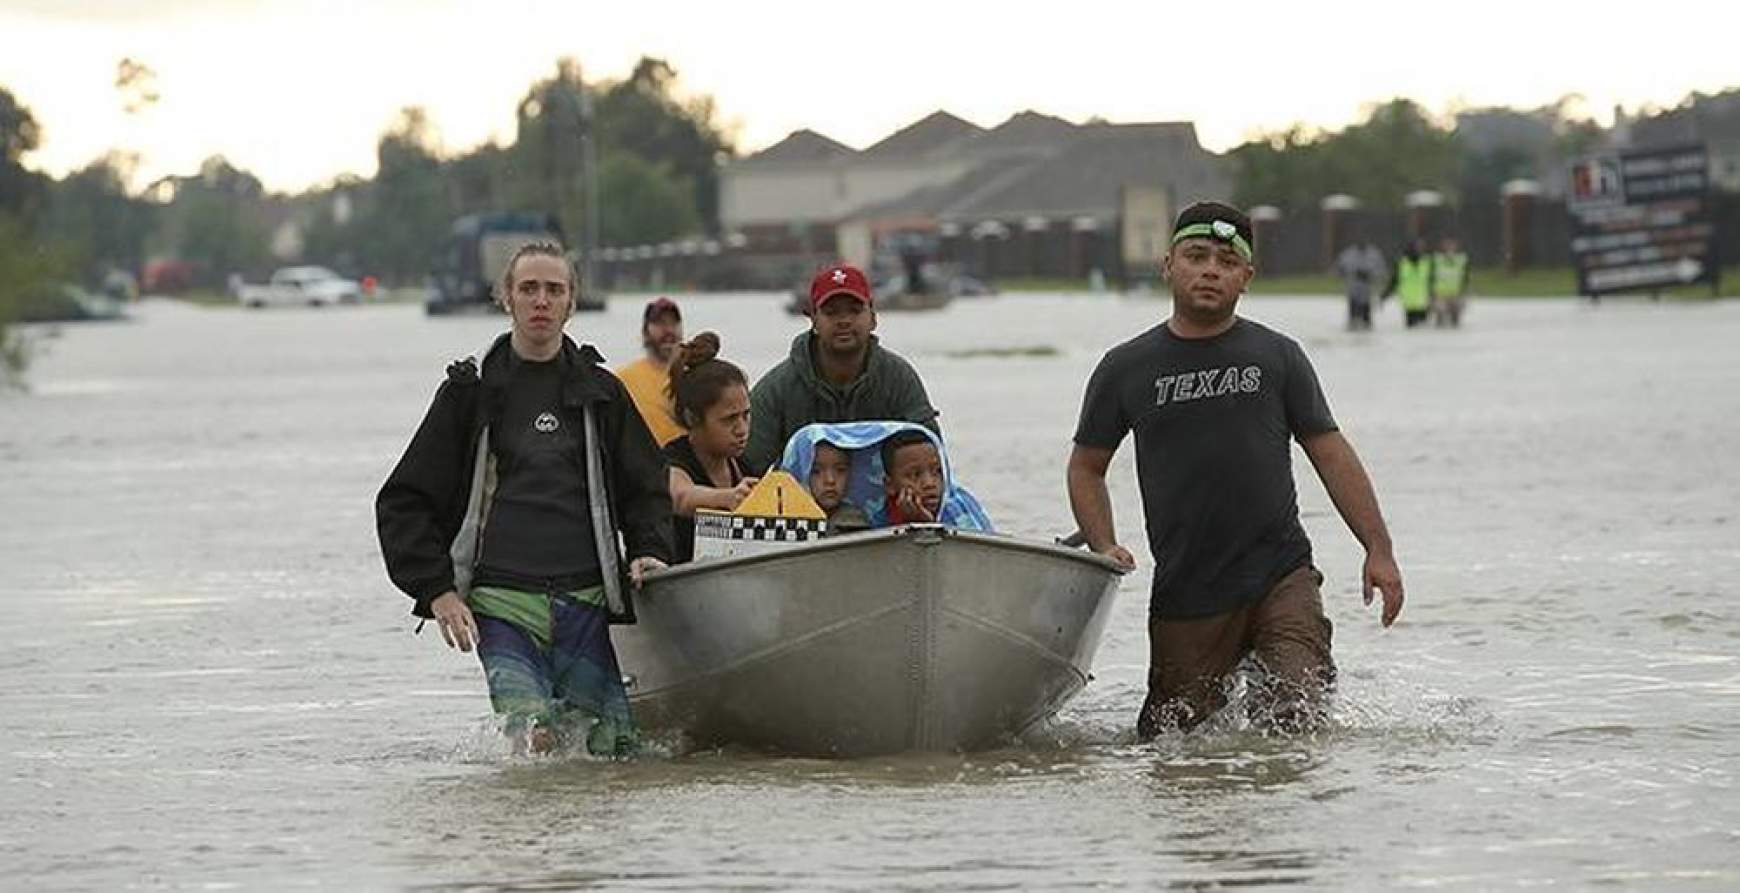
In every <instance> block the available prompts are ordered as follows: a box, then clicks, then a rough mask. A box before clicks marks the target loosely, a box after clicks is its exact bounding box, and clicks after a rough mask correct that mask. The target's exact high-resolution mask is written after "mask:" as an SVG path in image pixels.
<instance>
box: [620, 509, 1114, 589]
mask: <svg viewBox="0 0 1740 893" xmlns="http://www.w3.org/2000/svg"><path fill="white" fill-rule="evenodd" d="M931 536H934V537H937V538H938V539H940V540H949V539H958V540H962V541H964V542H968V543H976V544H980V545H986V546H992V547H995V548H999V549H1012V550H1014V551H1017V552H1031V553H1035V554H1039V555H1045V556H1049V557H1053V558H1065V559H1069V560H1071V561H1076V562H1081V563H1085V564H1089V565H1092V566H1093V567H1095V568H1098V569H1100V570H1103V571H1109V572H1111V573H1112V574H1115V575H1117V576H1120V577H1121V576H1124V575H1125V574H1128V573H1129V572H1130V569H1129V568H1126V567H1124V566H1123V565H1121V564H1118V563H1117V562H1116V561H1113V560H1112V559H1110V558H1107V557H1105V556H1104V555H1100V554H1097V553H1094V552H1089V551H1084V550H1081V549H1072V548H1069V547H1067V546H1063V545H1061V544H1057V543H1047V542H1044V541H1042V540H1029V539H1023V538H1019V537H1014V536H1008V535H1003V534H989V533H981V532H979V531H975V530H962V529H959V528H955V527H948V526H946V525H943V524H902V525H900V526H897V527H888V528H883V529H881V530H866V531H855V532H853V533H846V534H840V535H838V536H829V537H822V538H821V539H817V540H812V541H810V542H807V543H798V544H795V545H793V546H792V547H791V548H789V549H780V550H778V551H772V552H758V553H755V554H753V555H733V556H729V557H726V558H706V559H701V560H697V561H689V562H685V563H683V564H678V565H673V566H670V567H666V568H660V569H659V570H655V571H651V572H648V573H647V574H646V576H645V577H644V578H643V579H644V583H643V585H649V584H657V583H660V582H663V581H665V580H678V579H682V578H684V577H690V576H694V575H697V574H706V573H712V572H715V571H723V570H731V569H737V568H742V567H749V566H752V565H755V564H761V563H765V562H770V561H785V560H789V559H792V558H798V557H804V556H808V555H812V554H819V553H823V552H831V551H837V550H841V549H854V548H859V547H863V546H869V545H871V544H874V543H880V542H883V541H891V540H902V539H915V540H917V539H921V538H925V537H931Z"/></svg>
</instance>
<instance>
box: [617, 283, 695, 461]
mask: <svg viewBox="0 0 1740 893" xmlns="http://www.w3.org/2000/svg"><path fill="white" fill-rule="evenodd" d="M640 343H641V346H642V347H644V348H645V349H646V355H645V356H643V357H641V358H640V359H638V360H635V361H634V362H632V363H629V364H628V365H626V366H623V367H622V368H621V369H618V370H616V377H617V378H620V379H622V383H623V384H625V385H627V386H628V393H629V396H631V397H633V398H634V406H635V408H636V409H638V410H640V417H641V418H643V419H645V420H646V426H647V428H648V430H650V431H652V436H653V439H654V440H656V441H658V442H659V446H661V447H662V446H664V445H665V444H667V443H670V442H671V441H673V440H676V439H677V438H678V437H681V436H682V435H683V433H684V431H683V426H682V425H680V424H678V422H677V417H676V414H675V413H674V412H673V411H672V408H671V392H670V383H671V372H670V370H671V358H672V357H674V356H676V353H677V345H679V344H682V343H683V312H682V311H681V310H678V309H677V302H676V301H673V300H671V299H670V298H667V297H663V296H661V297H657V298H654V299H652V300H651V301H648V302H647V304H646V310H645V312H643V313H642V314H641V321H640Z"/></svg>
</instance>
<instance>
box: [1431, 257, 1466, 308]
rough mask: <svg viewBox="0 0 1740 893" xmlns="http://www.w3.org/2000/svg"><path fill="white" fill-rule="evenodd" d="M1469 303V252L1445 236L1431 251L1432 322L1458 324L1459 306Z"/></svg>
mask: <svg viewBox="0 0 1740 893" xmlns="http://www.w3.org/2000/svg"><path fill="white" fill-rule="evenodd" d="M1467 303H1468V255H1467V254H1466V253H1464V252H1463V251H1462V247H1461V246H1460V245H1458V244H1457V243H1456V237H1455V236H1445V237H1444V239H1443V241H1440V242H1439V243H1438V251H1437V253H1436V254H1433V255H1432V322H1433V323H1434V324H1435V325H1438V326H1452V327H1456V326H1461V325H1462V308H1463V307H1464V306H1466V305H1467Z"/></svg>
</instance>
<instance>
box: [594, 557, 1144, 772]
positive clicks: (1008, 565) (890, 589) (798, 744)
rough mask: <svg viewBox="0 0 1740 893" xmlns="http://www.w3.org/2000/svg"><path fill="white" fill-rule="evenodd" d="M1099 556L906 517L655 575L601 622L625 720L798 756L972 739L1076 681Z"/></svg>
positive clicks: (1099, 579) (1097, 628)
mask: <svg viewBox="0 0 1740 893" xmlns="http://www.w3.org/2000/svg"><path fill="white" fill-rule="evenodd" d="M1117 577H1118V570H1117V567H1116V566H1115V565H1113V564H1112V563H1111V562H1109V561H1106V560H1105V559H1102V558H1099V557H1097V556H1093V555H1089V554H1086V553H1082V552H1077V551H1072V550H1068V549H1064V548H1062V547H1058V546H1052V545H1048V544H1039V543H1031V542H1024V541H1021V540H1015V539H1011V538H1008V537H1001V536H987V535H983V534H976V533H968V532H962V531H955V530H949V529H945V528H942V527H938V526H936V525H911V526H906V527H899V528H893V529H890V530H882V531H872V532H867V533H858V534H851V535H847V536H842V537H835V538H829V539H823V540H819V541H816V542H814V543H810V544H805V545H799V546H793V547H791V548H789V549H785V550H781V551H779V552H775V553H769V554H761V555H753V556H748V557H738V558H728V559H719V560H713V561H706V562H700V563H697V564H693V565H685V566H682V567H679V568H674V569H672V570H670V571H668V572H665V573H661V574H658V575H655V576H654V577H652V578H650V579H649V580H648V581H647V584H646V586H645V587H644V589H643V590H642V592H641V593H640V595H639V596H638V597H637V599H636V612H637V614H638V616H639V622H638V623H636V624H634V625H632V626H619V627H616V628H615V630H614V631H613V636H614V638H615V641H616V647H617V652H618V656H619V658H620V660H621V663H622V668H623V673H624V675H625V677H626V678H628V679H629V680H630V687H629V695H630V700H631V702H632V704H633V705H634V709H635V714H636V718H637V719H638V720H639V721H640V723H641V724H642V725H643V726H645V727H646V728H648V729H649V730H652V731H655V732H657V731H679V732H682V733H685V734H687V735H688V736H691V737H692V738H693V739H695V740H696V741H697V742H699V743H703V744H722V743H730V744H741V745H748V746H752V747H759V748H767V749H772V750H777V751H781V752H789V753H796V754H809V755H839V756H863V755H873V754H886V753H898V752H902V751H909V750H925V751H939V750H940V751H951V750H976V749H982V748H987V747H993V746H997V745H999V744H1002V743H1006V742H1007V741H1009V740H1010V739H1011V738H1012V737H1013V736H1014V735H1016V734H1017V733H1019V732H1020V731H1021V730H1022V729H1025V728H1026V727H1028V726H1029V725H1032V724H1033V723H1034V722H1037V721H1038V720H1041V719H1043V718H1045V717H1047V716H1050V715H1051V714H1053V713H1055V712H1056V711H1057V709H1058V708H1060V707H1061V706H1063V704H1064V703H1065V702H1066V701H1067V700H1068V699H1069V698H1070V697H1072V696H1073V695H1074V694H1075V693H1076V692H1078V691H1080V690H1081V688H1082V686H1083V685H1085V684H1086V683H1087V680H1088V671H1089V667H1090V663H1091V661H1092V658H1093V654H1094V651H1095V650H1096V649H1097V648H1098V646H1099V640H1100V636H1101V634H1102V632H1103V630H1104V628H1105V623H1106V617H1107V614H1108V612H1109V610H1110V607H1111V603H1112V595H1113V593H1114V592H1115V591H1116V588H1117Z"/></svg>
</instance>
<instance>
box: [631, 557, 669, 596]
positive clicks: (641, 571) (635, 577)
mask: <svg viewBox="0 0 1740 893" xmlns="http://www.w3.org/2000/svg"><path fill="white" fill-rule="evenodd" d="M665 567H666V565H665V563H664V562H662V561H660V560H658V559H657V558H653V557H651V556H643V557H640V558H636V559H635V560H633V561H630V562H629V563H628V582H630V583H633V584H634V588H636V589H639V588H640V583H641V580H642V579H644V578H645V577H646V575H647V572H648V571H661V570H664V569H665Z"/></svg>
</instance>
